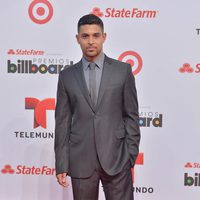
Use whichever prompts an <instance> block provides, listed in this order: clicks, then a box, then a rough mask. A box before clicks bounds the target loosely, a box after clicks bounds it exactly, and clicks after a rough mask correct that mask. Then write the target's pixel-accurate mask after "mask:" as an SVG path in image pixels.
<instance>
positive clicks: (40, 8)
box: [28, 0, 53, 24]
mask: <svg viewBox="0 0 200 200" xmlns="http://www.w3.org/2000/svg"><path fill="white" fill-rule="evenodd" d="M28 14H29V17H30V19H31V20H32V21H33V22H35V23H36V24H45V23H47V22H49V21H50V20H51V18H52V16H53V7H52V5H51V3H50V2H49V1H48V0H33V1H32V3H31V4H30V6H29V8H28Z"/></svg>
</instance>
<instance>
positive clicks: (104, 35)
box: [103, 33, 107, 42]
mask: <svg viewBox="0 0 200 200" xmlns="http://www.w3.org/2000/svg"><path fill="white" fill-rule="evenodd" d="M106 37H107V34H106V33H103V38H104V42H105V41H106Z"/></svg>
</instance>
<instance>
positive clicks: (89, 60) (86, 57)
mask: <svg viewBox="0 0 200 200" xmlns="http://www.w3.org/2000/svg"><path fill="white" fill-rule="evenodd" d="M102 55H103V51H102V52H101V53H100V54H98V55H97V56H95V57H88V56H85V55H83V57H84V58H85V59H86V60H87V61H88V62H95V61H96V60H97V59H98V58H99V57H101V56H102Z"/></svg>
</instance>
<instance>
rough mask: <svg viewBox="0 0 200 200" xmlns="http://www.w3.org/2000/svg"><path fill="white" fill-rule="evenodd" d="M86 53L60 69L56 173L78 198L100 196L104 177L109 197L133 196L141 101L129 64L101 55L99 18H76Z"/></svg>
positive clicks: (130, 198)
mask: <svg viewBox="0 0 200 200" xmlns="http://www.w3.org/2000/svg"><path fill="white" fill-rule="evenodd" d="M76 38H77V42H78V44H79V45H80V47H81V49H82V52H83V57H82V59H81V61H80V62H78V63H76V64H75V65H73V66H70V67H69V68H67V69H64V70H63V71H61V73H60V75H59V80H58V89H57V104H56V112H55V120H56V128H55V156H56V176H57V179H58V182H59V184H60V185H62V186H64V187H67V186H68V185H69V184H68V182H67V181H66V176H67V175H69V176H70V177H71V180H72V188H73V196H74V200H97V199H98V189H99V182H100V180H101V182H102V185H103V189H104V193H105V197H106V199H107V200H133V189H132V188H133V185H132V184H133V183H132V177H131V167H133V166H134V164H135V160H136V157H137V154H138V149H139V142H140V130H139V124H138V119H139V117H138V102H137V93H136V88H135V80H134V76H133V75H132V71H131V66H130V65H129V64H127V63H123V62H119V61H117V60H114V59H111V58H109V57H107V56H106V55H105V54H104V53H103V43H104V42H105V39H106V33H104V25H103V22H102V20H101V19H100V18H98V17H97V16H95V15H92V14H89V15H85V16H83V17H82V18H81V19H80V20H79V22H78V34H77V35H76Z"/></svg>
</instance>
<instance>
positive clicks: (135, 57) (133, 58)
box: [118, 51, 143, 75]
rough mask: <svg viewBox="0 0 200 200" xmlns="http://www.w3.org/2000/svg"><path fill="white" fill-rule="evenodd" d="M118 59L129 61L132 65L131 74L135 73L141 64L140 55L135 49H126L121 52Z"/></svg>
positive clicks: (139, 69)
mask: <svg viewBox="0 0 200 200" xmlns="http://www.w3.org/2000/svg"><path fill="white" fill-rule="evenodd" d="M118 60H119V61H122V62H126V63H129V64H130V65H131V67H132V73H133V75H137V74H138V73H139V72H140V71H141V69H142V66H143V61H142V58H141V56H140V55H139V54H138V53H137V52H135V51H126V52H124V53H122V54H121V55H120V56H119V58H118Z"/></svg>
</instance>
